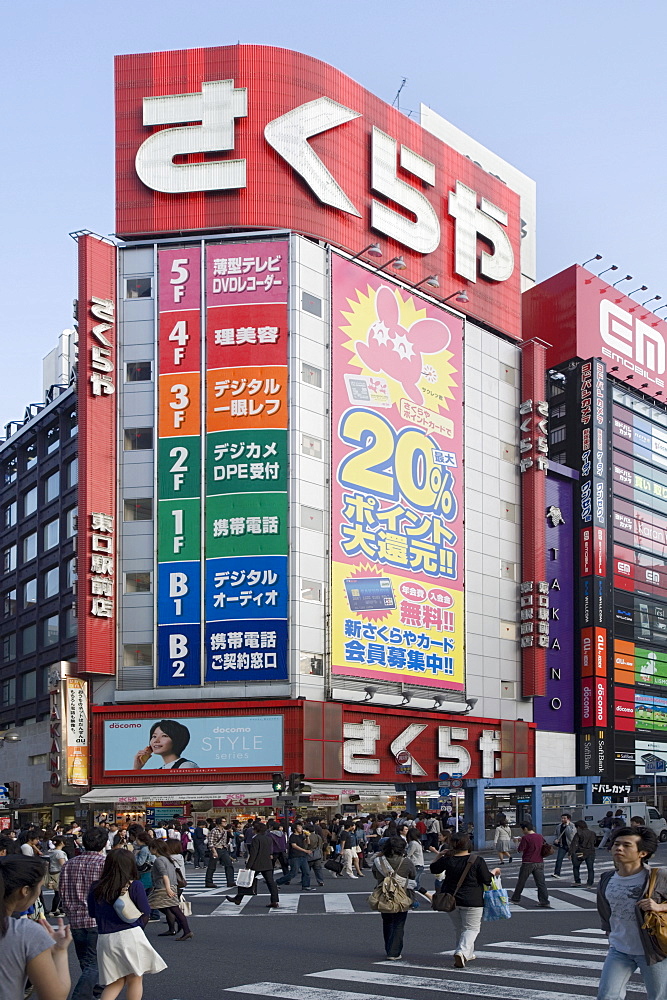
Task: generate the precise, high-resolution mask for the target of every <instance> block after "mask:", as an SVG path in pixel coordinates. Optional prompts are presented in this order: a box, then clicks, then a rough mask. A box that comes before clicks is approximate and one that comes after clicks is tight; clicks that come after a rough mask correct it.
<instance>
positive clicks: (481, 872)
mask: <svg viewBox="0 0 667 1000" xmlns="http://www.w3.org/2000/svg"><path fill="white" fill-rule="evenodd" d="M451 848H452V850H451V853H449V854H444V855H440V857H438V858H436V860H435V861H434V862H433V863H432V864H431V871H432V872H433V874H434V875H440V874H442V876H443V878H442V884H441V886H440V890H441V892H451V893H452V895H453V896H454V897H455V899H456V909H454V910H452V911H451V913H450V916H451V918H452V920H453V921H454V926H455V928H456V932H457V934H458V941H457V942H456V948H455V949H454V968H456V969H465V966H466V962H470V961H473V960H474V958H475V941H476V940H477V935H478V934H479V929H480V927H481V925H482V913H483V911H484V886H485V885H489V884H490V882H491V878H492V877H493V875H500V868H494V869H493V871H489V869H488V868H487V866H486V861H485V860H484V858H482V857H479V855H471V854H470V837H469V836H468V834H467V833H455V834H453V835H452V840H451ZM471 861H472V864H470V867H468V865H469V863H470V862H471ZM466 868H468V871H467V873H466V875H465V878H464V879H463V882H462V883H461V886H460V888H459V889H458V891H457V889H456V887H457V885H458V882H459V879H460V878H461V876H462V875H463V873H464V871H465V870H466Z"/></svg>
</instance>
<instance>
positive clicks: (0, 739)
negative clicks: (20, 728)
mask: <svg viewBox="0 0 667 1000" xmlns="http://www.w3.org/2000/svg"><path fill="white" fill-rule="evenodd" d="M20 742H21V737H20V736H19V734H18V733H17V732H16V730H15V729H8V730H7V731H6V732H2V733H0V748H1V747H2V745H3V744H4V743H20Z"/></svg>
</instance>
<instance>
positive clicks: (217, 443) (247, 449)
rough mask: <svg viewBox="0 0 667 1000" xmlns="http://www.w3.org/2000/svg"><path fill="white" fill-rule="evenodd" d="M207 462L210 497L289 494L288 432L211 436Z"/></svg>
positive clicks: (234, 432)
mask: <svg viewBox="0 0 667 1000" xmlns="http://www.w3.org/2000/svg"><path fill="white" fill-rule="evenodd" d="M206 458H207V460H206V470H207V486H206V493H207V495H208V496H215V495H217V494H221V493H265V492H271V491H276V490H287V431H286V430H241V431H217V432H216V433H212V434H208V435H207V457H206ZM209 555H210V553H209Z"/></svg>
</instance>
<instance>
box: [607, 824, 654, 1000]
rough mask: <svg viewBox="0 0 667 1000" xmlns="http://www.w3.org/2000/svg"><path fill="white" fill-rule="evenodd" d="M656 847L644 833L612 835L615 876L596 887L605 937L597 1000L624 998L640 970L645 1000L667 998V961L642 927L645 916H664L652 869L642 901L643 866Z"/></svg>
mask: <svg viewBox="0 0 667 1000" xmlns="http://www.w3.org/2000/svg"><path fill="white" fill-rule="evenodd" d="M657 846H658V838H657V837H656V835H655V833H654V832H653V830H651V829H649V828H648V827H639V828H636V829H634V828H630V827H621V828H620V829H618V830H617V831H614V835H613V839H612V845H611V856H612V859H613V861H614V865H615V870H614V871H607V872H603V873H602V875H601V877H600V885H599V887H598V898H597V904H598V913H599V914H600V919H601V921H602V929H603V930H604V931H605V932H606V933H607V935H608V937H609V951H608V953H607V957H606V958H605V961H604V965H603V967H602V974H601V976H600V986H599V989H598V1000H617V998H618V997H623V996H625V990H626V987H627V984H628V981H629V979H630V976H631V975H632V974H633V972H635V970H639V973H640V975H641V977H642V979H643V980H644V986H645V987H646V992H647V994H648V998H649V1000H659V998H661V997H664V996H665V995H667V961H665V959H666V958H667V956H665V955H664V954H663V953H662V951H660V949H659V947H658V945H657V943H656V940H655V938H653V937H652V936H651V934H650V933H649V932H648V931H647V930H644V929H643V927H642V924H643V922H644V916H645V914H646V913H666V912H667V871H665V869H664V868H658V869H657V878H656V880H655V884H654V886H653V887H652V891H651V893H650V896H649V897H648V898H647V889H648V887H649V879H650V877H651V869H650V868H649V866H648V865H647V864H646V862H647V861H648V859H649V858H650V857H652V855H653V854H654V853H655V851H656V849H657ZM653 871H655V869H653Z"/></svg>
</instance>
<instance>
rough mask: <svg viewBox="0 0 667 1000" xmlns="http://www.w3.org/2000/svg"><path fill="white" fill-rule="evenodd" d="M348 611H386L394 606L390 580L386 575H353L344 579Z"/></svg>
mask: <svg viewBox="0 0 667 1000" xmlns="http://www.w3.org/2000/svg"><path fill="white" fill-rule="evenodd" d="M345 590H346V592H347V600H348V604H349V605H350V611H388V610H390V609H391V608H395V607H396V601H395V600H394V591H393V589H392V586H391V580H390V579H389V578H388V577H386V576H367V577H360V576H353V577H350V578H349V579H347V580H346V581H345Z"/></svg>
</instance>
